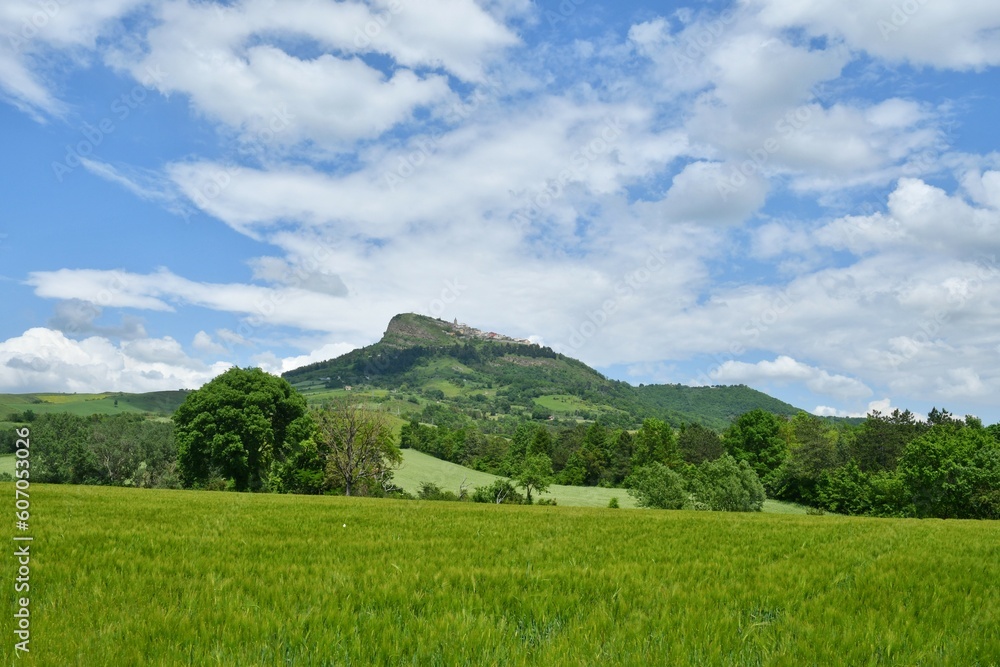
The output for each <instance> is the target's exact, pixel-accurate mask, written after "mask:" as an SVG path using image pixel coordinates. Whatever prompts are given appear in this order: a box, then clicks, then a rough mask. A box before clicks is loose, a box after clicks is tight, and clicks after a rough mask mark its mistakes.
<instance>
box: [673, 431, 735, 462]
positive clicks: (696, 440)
mask: <svg viewBox="0 0 1000 667" xmlns="http://www.w3.org/2000/svg"><path fill="white" fill-rule="evenodd" d="M677 449H678V450H680V454H681V457H682V458H683V459H684V460H685V461H686V462H687V463H694V464H695V465H697V464H699V463H701V462H703V461H712V460H714V459H717V458H719V457H720V456H722V455H723V454H725V453H726V448H725V447H723V445H722V438H720V437H719V434H718V433H716V432H715V431H713V430H711V429H708V428H705V427H704V426H702V425H701V424H697V423H695V424H688V425H687V426H682V427H681V432H680V435H679V436H678V437H677Z"/></svg>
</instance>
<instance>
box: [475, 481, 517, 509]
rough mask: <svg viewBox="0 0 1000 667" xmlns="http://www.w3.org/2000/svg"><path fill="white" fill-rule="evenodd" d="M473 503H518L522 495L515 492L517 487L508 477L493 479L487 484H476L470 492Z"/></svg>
mask: <svg viewBox="0 0 1000 667" xmlns="http://www.w3.org/2000/svg"><path fill="white" fill-rule="evenodd" d="M472 502H474V503H492V504H494V505H500V504H506V505H520V504H522V503H523V502H524V496H522V495H521V494H520V493H518V492H517V487H515V486H514V483H513V482H511V481H510V480H509V479H503V478H501V479H498V480H495V481H494V482H493V483H492V484H490V485H489V486H478V487H476V490H475V491H473V493H472Z"/></svg>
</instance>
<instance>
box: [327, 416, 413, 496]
mask: <svg viewBox="0 0 1000 667" xmlns="http://www.w3.org/2000/svg"><path fill="white" fill-rule="evenodd" d="M314 416H315V419H316V424H317V426H318V430H319V438H320V439H321V440H322V444H323V449H324V450H325V451H326V474H327V477H328V478H329V479H330V481H331V482H332V483H333V485H334V486H343V488H344V493H345V494H346V495H348V496H350V495H357V494H359V493H360V494H362V495H364V494H365V493H366V492H367V491H368V490H370V489H372V488H377V487H380V488H382V489H383V490H384V489H386V488H387V486H388V485H389V484H390V482H391V480H392V473H393V470H394V469H395V468H396V467H398V465H399V463H400V462H401V461H402V456H401V454H400V451H399V447H398V446H397V445H396V442H395V438H394V436H393V435H392V428H391V427H390V426H389V422H388V419H387V418H386V414H385V413H384V412H381V411H377V410H371V409H369V408H366V407H364V406H362V405H357V404H354V403H351V402H350V401H348V400H340V401H336V402H334V403H331V404H328V405H326V406H325V407H324V408H323V409H322V410H319V411H318V412H317V413H316V414H315V415H314Z"/></svg>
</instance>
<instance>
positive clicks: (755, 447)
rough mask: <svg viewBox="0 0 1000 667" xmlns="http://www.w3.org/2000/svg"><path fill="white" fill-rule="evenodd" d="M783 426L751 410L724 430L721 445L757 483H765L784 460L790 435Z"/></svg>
mask: <svg viewBox="0 0 1000 667" xmlns="http://www.w3.org/2000/svg"><path fill="white" fill-rule="evenodd" d="M785 426H786V423H785V422H784V420H782V419H781V418H780V417H778V416H776V415H773V414H771V413H770V412H767V411H766V410H761V409H756V410H751V411H750V412H747V413H746V414H743V415H741V416H740V417H739V419H737V420H736V421H735V422H734V423H733V425H732V426H730V427H729V429H727V430H726V433H725V434H724V435H723V438H722V441H723V443H724V444H725V445H726V451H727V452H728V453H729V455H730V456H732V457H733V458H734V459H736V460H737V461H746V462H747V463H749V464H750V467H751V468H753V470H754V472H756V473H757V476H758V477H760V478H761V480H767V479H768V476H769V475H770V474H771V472H772V471H774V470H776V469H777V468H778V466H780V465H781V464H782V462H783V461H784V460H785V457H786V456H788V440H789V439H790V434H789V433H787V430H786V428H785Z"/></svg>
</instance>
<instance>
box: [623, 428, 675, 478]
mask: <svg viewBox="0 0 1000 667" xmlns="http://www.w3.org/2000/svg"><path fill="white" fill-rule="evenodd" d="M653 462H657V463H663V464H664V465H667V466H669V467H671V468H676V467H677V466H679V465H680V464H681V455H680V451H679V450H678V449H677V437H676V436H675V435H674V430H673V429H672V428H670V424H668V423H666V422H665V421H663V420H661V419H645V420H643V422H642V428H640V429H639V432H638V433H636V434H635V438H634V441H633V443H632V467H633V468H641V467H643V466H647V465H649V464H650V463H653Z"/></svg>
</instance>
